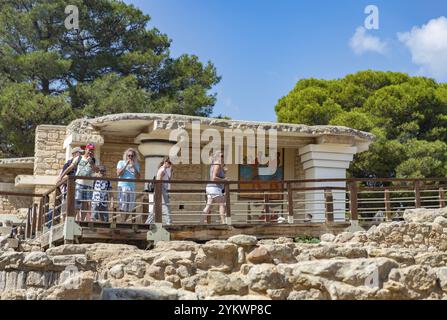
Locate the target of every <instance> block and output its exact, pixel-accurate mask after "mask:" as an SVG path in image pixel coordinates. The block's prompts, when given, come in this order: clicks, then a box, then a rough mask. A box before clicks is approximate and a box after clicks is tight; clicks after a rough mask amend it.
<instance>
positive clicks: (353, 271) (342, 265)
mask: <svg viewBox="0 0 447 320" xmlns="http://www.w3.org/2000/svg"><path fill="white" fill-rule="evenodd" d="M404 219H405V220H404V221H400V222H391V223H382V224H380V225H378V226H373V227H372V228H371V229H369V230H368V231H359V232H355V233H350V232H344V233H342V234H339V235H337V236H334V235H332V234H325V235H323V236H321V242H320V243H316V244H310V243H296V242H293V240H292V239H287V238H279V239H274V240H257V239H256V238H255V237H253V236H247V235H237V236H234V237H231V238H229V239H228V240H226V241H217V240H213V241H209V242H207V243H204V244H198V243H195V242H189V241H170V242H158V243H157V244H156V245H155V247H154V248H153V249H151V250H140V249H138V248H136V247H134V246H130V245H117V244H103V243H96V244H81V245H63V246H58V247H53V248H50V249H48V250H46V251H45V252H43V251H41V249H40V245H39V243H37V242H35V241H34V242H23V243H21V244H20V246H19V249H18V250H13V249H10V248H9V249H8V248H3V249H2V251H0V297H1V299H30V300H34V299H37V300H40V299H140V300H142V299H156V300H158V299H173V300H198V299H199V300H203V299H205V300H216V299H288V300H301V299H333V300H344V299H418V300H419V299H447V252H446V249H447V209H434V210H428V209H413V210H407V211H406V212H405V214H404Z"/></svg>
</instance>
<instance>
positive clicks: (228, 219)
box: [225, 181, 231, 224]
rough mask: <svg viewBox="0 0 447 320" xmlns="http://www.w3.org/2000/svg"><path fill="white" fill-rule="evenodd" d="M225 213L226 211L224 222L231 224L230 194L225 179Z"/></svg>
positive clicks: (228, 185)
mask: <svg viewBox="0 0 447 320" xmlns="http://www.w3.org/2000/svg"><path fill="white" fill-rule="evenodd" d="M225 213H226V219H225V220H226V221H225V222H226V224H231V194H230V184H229V183H228V182H226V181H225Z"/></svg>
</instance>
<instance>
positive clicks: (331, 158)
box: [0, 113, 374, 223]
mask: <svg viewBox="0 0 447 320" xmlns="http://www.w3.org/2000/svg"><path fill="white" fill-rule="evenodd" d="M194 128H199V130H200V131H198V132H194V130H195V129H194ZM179 129H182V130H184V131H183V132H186V133H188V134H189V137H190V139H189V140H187V141H186V143H188V144H189V148H190V152H191V154H190V159H191V160H192V159H193V158H194V157H195V159H200V157H199V155H197V154H194V153H197V152H198V151H197V149H194V143H195V144H196V147H197V139H196V140H194V138H197V137H194V135H197V134H199V140H198V141H199V142H198V143H199V144H200V146H201V147H202V148H203V147H204V146H205V145H207V144H208V143H209V141H207V140H208V139H209V137H207V136H206V134H204V133H206V130H208V129H216V130H214V131H217V132H219V133H221V139H222V141H221V143H222V146H223V147H224V148H227V149H226V151H227V153H228V152H229V151H231V153H232V154H233V156H232V159H230V161H229V162H231V163H232V164H229V165H228V172H227V178H228V179H230V180H235V181H236V180H245V181H247V180H250V179H253V180H257V179H259V177H260V171H259V169H260V168H262V166H258V168H257V170H258V171H256V173H253V170H252V169H250V168H251V167H250V166H253V165H250V164H247V163H242V164H238V163H234V162H235V161H234V160H235V159H234V157H235V154H236V153H237V152H238V151H240V152H241V154H242V156H243V158H244V159H245V160H244V161H247V155H248V154H249V153H250V151H249V150H250V147H252V146H251V144H250V141H247V139H245V140H243V141H244V144H243V146H242V149H243V150H240V149H241V145H240V144H239V145H238V144H237V143H236V140H233V139H231V142H229V141H230V140H228V139H225V134H226V133H230V134H231V133H233V134H234V133H239V134H242V136H244V135H246V134H247V133H249V132H255V133H257V132H258V131H259V132H264V131H265V132H266V133H267V135H268V132H269V130H274V131H275V133H276V141H277V147H276V149H277V150H276V152H277V156H278V163H277V164H278V171H277V172H276V173H274V174H272V175H271V177H270V178H271V179H273V180H274V181H268V180H269V179H265V177H264V180H265V181H266V183H267V186H270V187H275V181H280V180H301V179H328V178H346V170H347V169H348V168H349V165H350V163H351V161H352V160H353V157H354V155H355V154H357V153H360V152H363V151H365V150H367V149H368V147H369V145H370V143H371V142H372V140H373V138H374V136H373V135H372V134H370V133H366V132H362V131H359V130H355V129H351V128H347V127H340V126H306V125H298V124H282V123H269V122H254V121H253V122H252V121H238V120H223V119H215V118H203V117H194V116H184V115H173V114H127V113H126V114H113V115H107V116H103V117H99V118H94V119H78V120H75V121H73V122H72V123H70V124H69V125H68V126H56V125H40V126H38V127H37V129H36V139H35V154H34V158H21V159H0V179H1V180H0V190H2V191H22V192H31V191H32V192H34V193H41V192H44V191H45V190H47V189H48V188H49V187H51V186H54V185H55V183H56V180H57V175H58V174H59V173H60V170H61V168H62V166H63V164H64V162H65V161H66V160H67V159H68V158H69V157H70V156H71V150H72V149H73V148H74V147H77V146H84V145H86V144H88V143H93V144H95V145H96V159H97V161H98V163H100V164H102V165H105V166H106V167H107V168H108V175H109V176H111V177H115V168H116V164H117V162H118V161H119V160H121V159H122V156H123V152H124V151H125V150H126V149H127V148H129V147H134V148H136V149H137V150H139V152H140V154H141V158H142V159H141V162H140V164H141V166H142V171H143V172H144V178H146V179H152V178H153V176H154V175H155V172H156V169H157V165H158V163H159V162H160V160H161V158H162V157H163V156H165V155H169V150H171V148H172V147H173V145H175V144H177V143H178V141H177V140H178V139H177V140H176V139H175V138H173V136H175V135H173V132H174V131H175V130H179ZM178 137H179V136H177V138H178ZM247 142H248V143H247ZM247 146H248V147H247ZM266 146H267V149H268V137H267V138H266ZM199 150H202V149H199ZM268 152H269V150H267V153H268ZM256 154H257V153H256ZM227 160H228V159H227ZM272 177H273V178H272ZM261 178H262V177H261ZM173 179H174V180H185V181H189V180H208V179H209V165H207V164H205V163H203V161H201V162H200V163H195V164H193V163H191V162H189V163H181V164H177V165H175V170H174V174H173ZM323 185H330V186H332V187H344V186H345V182H342V181H339V182H306V183H304V184H303V186H305V187H319V186H323ZM263 186H265V184H264V185H263ZM139 187H140V188H143V185H140V186H139ZM191 187H192V186H191V185H188V184H184V185H176V186H175V188H185V189H188V188H191ZM252 187H253V186H252ZM254 187H256V185H254ZM258 187H259V186H258ZM234 196H236V195H234ZM239 196H240V195H239ZM322 197H323V194H322V193H321V192H320V193H318V192H315V193H313V194H309V195H306V200H307V201H306V204H302V205H300V204H298V205H297V206H296V218H297V219H299V218H300V217H301V215H302V214H303V209H308V210H309V211H312V212H314V213H315V214H314V215H313V218H312V219H316V220H318V219H320V218H322V217H321V214H323V213H321V214H320V213H319V212H318V209H319V206H320V207H321V204H315V203H316V202H318V201H317V200H318V199H321V198H322ZM182 199H188V200H191V196H188V195H182V194H178V195H176V196H175V198H174V200H175V201H176V203H181V201H182ZM337 199H340V200H344V199H345V193H343V192H339V193H336V194H334V200H337ZM197 200H198V201H204V199H203V197H198V198H197ZM248 200H249V199H248ZM309 200H315V201H309ZM28 201H29V200H28ZM185 201H186V200H185ZM25 202H26V201H25ZM25 202H24V201H19V200H18V198H16V197H13V196H7V197H2V198H0V214H9V213H15V212H17V210H18V209H20V208H21V207H24V208H26V207H27V206H28V205H29V203H27V202H26V203H25ZM312 202H314V204H312ZM303 203H304V201H303ZM334 203H335V204H334V217H335V220H343V219H344V214H345V208H344V204H343V203H341V202H340V204H337V201H334ZM248 205H250V201H245V202H241V204H240V206H239V207H240V209H241V210H240V211H243V210H245V209H246V207H245V206H248ZM182 207H183V206H181V205H178V206H177V207H176V208H174V211H177V212H178V213H181V210H182ZM199 207H200V205H197V209H199ZM251 209H252V208H250V210H251ZM323 211H324V210H323ZM176 221H177V222H180V221H181V222H188V221H189V222H192V221H197V217H195V216H194V215H185V216H184V217H183V218H181V215H178V216H176V217H174V223H175V222H176Z"/></svg>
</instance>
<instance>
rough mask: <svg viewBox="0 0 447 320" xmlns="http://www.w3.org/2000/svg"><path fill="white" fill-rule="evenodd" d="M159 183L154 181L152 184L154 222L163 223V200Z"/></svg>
mask: <svg viewBox="0 0 447 320" xmlns="http://www.w3.org/2000/svg"><path fill="white" fill-rule="evenodd" d="M161 183H162V182H161V181H159V180H155V183H154V185H155V186H154V222H155V223H163V199H162V194H161V193H162V190H161V188H162V186H161Z"/></svg>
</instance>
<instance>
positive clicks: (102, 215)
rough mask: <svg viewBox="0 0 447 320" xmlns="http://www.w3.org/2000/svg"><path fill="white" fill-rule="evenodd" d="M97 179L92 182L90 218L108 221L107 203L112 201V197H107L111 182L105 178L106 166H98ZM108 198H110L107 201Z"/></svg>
mask: <svg viewBox="0 0 447 320" xmlns="http://www.w3.org/2000/svg"><path fill="white" fill-rule="evenodd" d="M98 169H99V172H98V179H97V180H95V182H94V184H93V195H92V219H93V221H98V220H99V221H103V222H108V221H109V203H113V197H112V196H110V197H109V193H110V190H112V183H111V182H110V181H109V180H107V179H105V175H106V167H105V166H98ZM109 199H111V200H110V201H109Z"/></svg>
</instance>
